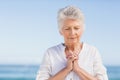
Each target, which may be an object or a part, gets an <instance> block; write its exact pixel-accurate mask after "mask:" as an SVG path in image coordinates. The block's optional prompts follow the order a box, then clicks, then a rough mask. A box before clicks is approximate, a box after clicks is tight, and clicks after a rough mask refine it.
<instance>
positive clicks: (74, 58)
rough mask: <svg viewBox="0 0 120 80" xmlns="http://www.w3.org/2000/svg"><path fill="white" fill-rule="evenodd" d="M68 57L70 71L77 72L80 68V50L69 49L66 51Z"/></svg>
mask: <svg viewBox="0 0 120 80" xmlns="http://www.w3.org/2000/svg"><path fill="white" fill-rule="evenodd" d="M66 54H67V55H66V58H67V60H68V61H67V66H66V68H67V70H69V71H74V72H76V71H77V70H78V69H79V65H78V58H79V56H78V52H77V51H74V52H73V51H67V52H66Z"/></svg>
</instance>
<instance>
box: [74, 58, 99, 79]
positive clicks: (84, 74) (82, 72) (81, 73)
mask: <svg viewBox="0 0 120 80" xmlns="http://www.w3.org/2000/svg"><path fill="white" fill-rule="evenodd" d="M73 71H74V72H75V73H76V74H77V75H78V76H79V77H80V78H82V80H97V78H96V77H94V76H92V75H91V74H89V73H87V72H86V71H85V70H83V69H82V68H80V67H79V65H78V62H77V60H75V61H74V68H73Z"/></svg>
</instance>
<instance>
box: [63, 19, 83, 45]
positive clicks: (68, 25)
mask: <svg viewBox="0 0 120 80" xmlns="http://www.w3.org/2000/svg"><path fill="white" fill-rule="evenodd" d="M82 33H83V24H82V23H81V22H80V20H76V19H65V20H64V22H63V26H62V29H61V34H62V36H63V37H64V41H65V43H66V44H76V43H78V42H79V41H80V38H81V36H82Z"/></svg>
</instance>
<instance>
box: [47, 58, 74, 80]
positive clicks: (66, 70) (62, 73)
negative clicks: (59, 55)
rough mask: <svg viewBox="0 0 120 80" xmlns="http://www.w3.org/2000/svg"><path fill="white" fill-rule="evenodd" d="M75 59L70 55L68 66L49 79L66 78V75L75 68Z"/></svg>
mask: <svg viewBox="0 0 120 80" xmlns="http://www.w3.org/2000/svg"><path fill="white" fill-rule="evenodd" d="M73 60H74V58H71V57H69V58H68V61H67V66H66V67H65V68H64V69H62V70H61V71H60V72H58V73H57V74H56V75H55V76H53V77H51V78H49V80H65V77H66V76H67V75H68V73H69V72H71V71H72V69H73Z"/></svg>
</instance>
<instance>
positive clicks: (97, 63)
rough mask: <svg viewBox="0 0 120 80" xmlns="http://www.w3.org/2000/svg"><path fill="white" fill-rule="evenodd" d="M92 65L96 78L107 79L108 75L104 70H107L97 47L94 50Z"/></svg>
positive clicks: (99, 79)
mask: <svg viewBox="0 0 120 80" xmlns="http://www.w3.org/2000/svg"><path fill="white" fill-rule="evenodd" d="M93 66H94V73H95V76H96V77H97V78H98V80H108V76H107V72H106V71H107V70H106V68H105V67H104V65H103V63H102V60H101V56H100V54H99V52H98V50H97V49H96V50H95V55H94V65H93Z"/></svg>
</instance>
